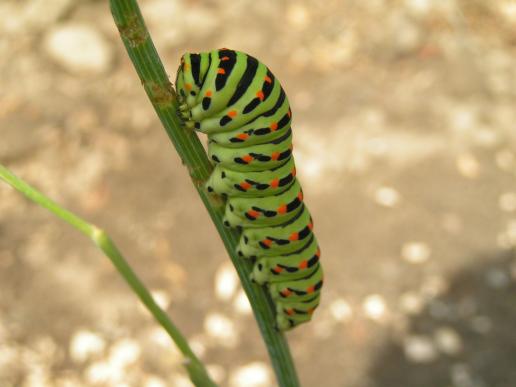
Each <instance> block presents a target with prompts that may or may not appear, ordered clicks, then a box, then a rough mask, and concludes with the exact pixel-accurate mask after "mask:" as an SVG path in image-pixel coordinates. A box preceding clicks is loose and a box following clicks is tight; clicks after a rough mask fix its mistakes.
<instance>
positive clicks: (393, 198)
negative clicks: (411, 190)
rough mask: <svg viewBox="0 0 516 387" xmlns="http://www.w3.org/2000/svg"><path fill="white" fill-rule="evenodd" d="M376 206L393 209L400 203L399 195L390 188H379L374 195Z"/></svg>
mask: <svg viewBox="0 0 516 387" xmlns="http://www.w3.org/2000/svg"><path fill="white" fill-rule="evenodd" d="M374 200H375V202H376V203H377V204H379V205H381V206H384V207H391V208H392V207H395V206H396V205H397V204H398V203H399V201H400V194H399V193H398V191H396V190H395V189H394V188H392V187H380V188H378V189H377V190H376V192H375V194H374Z"/></svg>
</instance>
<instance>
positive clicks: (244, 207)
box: [225, 180, 303, 227]
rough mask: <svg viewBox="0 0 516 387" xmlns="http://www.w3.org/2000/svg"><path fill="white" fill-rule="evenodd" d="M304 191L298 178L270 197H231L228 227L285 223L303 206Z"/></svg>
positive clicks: (228, 209)
mask: <svg viewBox="0 0 516 387" xmlns="http://www.w3.org/2000/svg"><path fill="white" fill-rule="evenodd" d="M302 203H303V192H302V191H301V186H300V185H299V182H298V181H297V180H295V181H294V184H292V185H291V186H290V187H289V188H288V189H287V190H286V191H284V192H282V193H280V194H277V195H273V196H268V197H239V196H237V197H230V198H229V199H228V201H227V203H226V213H225V221H227V222H228V224H227V226H228V227H237V226H241V227H265V226H274V225H279V224H284V223H286V222H288V221H289V220H291V219H292V218H294V217H295V216H296V215H297V213H298V212H299V210H300V209H301V207H302Z"/></svg>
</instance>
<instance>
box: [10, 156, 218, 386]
mask: <svg viewBox="0 0 516 387" xmlns="http://www.w3.org/2000/svg"><path fill="white" fill-rule="evenodd" d="M0 179H2V180H4V181H5V182H6V183H8V184H9V185H11V186H12V187H13V188H15V189H16V190H18V191H19V192H21V193H22V194H24V195H25V196H26V197H27V198H29V199H30V200H32V201H33V202H35V203H37V204H39V205H40V206H42V207H44V208H46V209H47V210H49V211H50V212H52V213H53V214H55V215H57V216H58V217H59V218H61V219H63V220H64V221H65V222H67V223H69V224H70V225H72V226H73V227H75V228H76V229H78V230H79V231H81V232H82V233H83V234H85V235H86V236H88V237H89V238H90V239H91V240H92V241H93V242H94V243H95V244H96V245H97V246H98V247H99V248H100V249H101V250H102V251H103V252H104V254H106V256H107V257H108V258H109V259H110V260H111V262H112V263H113V265H114V266H115V267H116V269H117V270H118V272H119V273H120V274H121V275H122V277H123V278H124V279H125V281H126V282H127V284H128V285H129V286H130V287H131V288H132V289H133V291H134V292H135V293H136V295H137V296H138V297H139V298H140V300H141V301H142V302H143V304H144V305H145V306H146V307H147V309H148V310H149V312H150V313H151V314H152V315H153V316H154V318H155V319H156V320H157V321H158V322H159V324H160V325H161V326H162V327H163V328H164V329H165V330H166V331H167V333H168V334H169V336H170V337H171V338H172V340H173V341H174V343H175V344H176V346H177V347H178V348H179V350H180V351H181V353H182V354H183V356H184V357H185V360H184V366H185V368H186V369H187V371H188V374H189V375H190V378H191V380H192V381H193V382H194V383H195V385H196V386H216V384H215V383H213V381H211V379H210V377H209V376H208V373H207V372H206V370H205V368H204V366H203V364H202V363H201V361H200V360H199V359H198V358H197V356H196V355H195V354H194V352H193V351H192V349H191V348H190V346H189V345H188V342H187V341H186V339H185V337H184V336H183V335H182V334H181V332H180V331H179V329H178V328H177V327H176V326H175V325H174V323H172V321H171V320H170V319H169V317H168V316H167V314H166V313H165V312H164V311H163V309H161V308H160V307H159V306H158V304H156V302H155V301H154V299H153V298H152V296H151V294H150V293H149V291H148V290H147V288H146V287H145V285H144V284H143V283H142V282H141V280H140V279H139V278H138V276H137V275H136V274H135V273H134V271H133V270H132V269H131V267H130V266H129V264H128V263H127V261H126V260H125V259H124V257H123V256H122V254H121V253H120V250H118V248H117V247H116V245H115V244H114V243H113V241H112V240H111V238H110V237H109V235H107V234H106V232H105V231H103V230H101V229H100V228H98V227H96V226H95V225H93V224H90V223H88V222H86V221H85V220H84V219H81V218H79V217H78V216H77V215H75V214H73V213H72V212H70V211H68V210H65V209H64V208H62V207H61V206H59V204H57V203H56V202H54V201H53V200H51V199H50V198H48V197H46V196H45V195H43V194H42V193H41V192H39V191H38V190H36V189H35V188H33V187H31V186H30V185H29V184H27V183H26V182H24V181H23V180H21V179H20V178H19V177H17V176H16V175H14V174H13V173H12V172H11V171H9V170H8V169H7V168H5V167H4V166H3V165H1V164H0Z"/></svg>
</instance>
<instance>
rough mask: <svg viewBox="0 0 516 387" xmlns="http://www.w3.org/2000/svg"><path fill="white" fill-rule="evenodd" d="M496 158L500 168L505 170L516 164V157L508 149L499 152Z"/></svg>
mask: <svg viewBox="0 0 516 387" xmlns="http://www.w3.org/2000/svg"><path fill="white" fill-rule="evenodd" d="M495 158H496V165H498V168H500V169H503V170H504V171H510V170H511V169H512V168H514V165H515V164H516V157H515V156H514V154H513V153H512V152H511V151H509V150H507V149H504V150H501V151H499V152H497V153H496V156H495Z"/></svg>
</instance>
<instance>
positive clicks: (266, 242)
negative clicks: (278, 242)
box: [262, 239, 272, 247]
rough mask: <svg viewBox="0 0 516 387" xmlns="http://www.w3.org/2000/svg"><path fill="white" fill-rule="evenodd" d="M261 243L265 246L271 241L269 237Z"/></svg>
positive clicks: (268, 245)
mask: <svg viewBox="0 0 516 387" xmlns="http://www.w3.org/2000/svg"><path fill="white" fill-rule="evenodd" d="M262 243H263V244H264V245H265V246H267V247H270V245H272V241H271V240H270V239H264V240H263V241H262Z"/></svg>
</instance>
